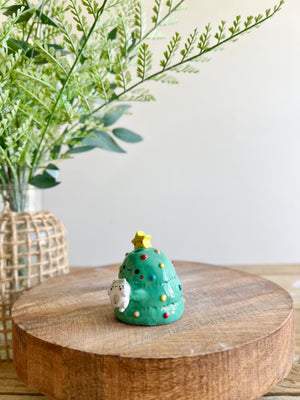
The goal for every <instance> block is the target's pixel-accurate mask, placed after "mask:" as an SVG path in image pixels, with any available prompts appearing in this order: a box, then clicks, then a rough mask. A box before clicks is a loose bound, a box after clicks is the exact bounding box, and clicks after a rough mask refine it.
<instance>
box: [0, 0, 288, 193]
mask: <svg viewBox="0 0 300 400" xmlns="http://www.w3.org/2000/svg"><path fill="white" fill-rule="evenodd" d="M152 1H153V7H152V12H151V15H150V16H149V21H150V27H149V28H147V27H146V22H147V16H146V14H145V12H144V10H143V7H142V2H141V1H139V0H104V1H103V3H102V4H101V6H99V4H98V3H97V1H96V0H66V2H61V1H60V0H41V1H39V2H38V3H37V4H34V5H33V4H31V3H29V2H28V0H0V15H1V18H2V19H3V18H4V21H3V22H1V23H0V182H2V183H3V182H5V183H9V182H12V183H14V184H16V185H19V184H28V183H31V184H34V185H36V186H38V187H41V188H46V187H52V186H55V185H57V184H58V181H57V174H58V171H59V170H58V167H57V166H56V165H54V164H56V163H57V162H58V161H60V160H64V159H67V158H70V157H72V156H73V155H74V154H77V153H82V152H84V151H90V150H92V149H95V148H101V149H104V150H109V151H114V152H119V153H123V152H125V150H124V149H123V147H122V145H121V144H120V141H121V142H125V143H136V142H138V141H140V140H141V137H140V136H139V135H138V134H137V133H135V132H132V131H130V130H129V129H126V128H123V127H121V126H118V125H117V124H118V123H119V120H120V119H121V117H122V116H123V115H124V114H127V113H128V112H129V105H128V104H126V103H128V102H131V101H152V100H154V97H153V95H152V94H151V92H150V90H149V88H148V87H145V86H144V83H146V82H150V81H159V82H165V83H178V80H177V78H176V77H175V76H174V75H173V74H174V73H176V72H186V73H195V72H198V68H197V67H195V64H194V62H196V61H198V60H201V58H203V57H205V56H206V55H207V54H208V53H209V52H211V51H213V50H216V49H218V48H221V47H222V46H223V45H225V44H226V43H227V42H230V41H235V40H236V39H238V38H239V36H241V35H243V34H244V33H246V32H248V31H250V30H251V29H254V28H256V27H258V26H260V25H261V24H263V23H264V22H266V21H267V20H268V19H270V18H271V17H273V15H274V14H276V13H277V12H278V11H279V10H280V8H281V7H282V5H283V1H280V3H279V4H278V5H276V6H275V7H274V8H273V9H268V10H266V12H265V14H264V15H263V14H259V15H257V16H256V17H254V16H249V17H247V18H246V19H245V20H243V19H242V17H241V16H237V17H236V18H235V19H234V21H233V22H232V24H231V25H229V26H227V24H226V22H225V21H223V20H222V21H221V23H220V24H219V26H218V27H217V29H216V30H215V32H214V31H213V28H212V26H211V25H210V24H207V25H206V26H205V27H204V30H203V32H200V30H199V29H197V28H195V29H193V30H192V32H191V33H190V34H188V35H187V37H186V39H183V38H184V36H185V35H183V34H182V33H179V32H174V33H173V34H172V35H171V37H170V38H169V40H168V41H167V42H166V44H163V45H162V46H164V48H163V50H162V51H161V57H159V58H160V61H159V62H155V60H156V59H157V57H154V55H155V54H154V51H153V50H152V46H151V43H150V41H149V39H151V38H154V37H161V36H164V35H163V34H162V33H161V32H160V31H161V29H162V28H163V26H164V25H166V24H171V23H173V22H174V15H175V13H177V12H178V11H179V10H180V9H182V8H183V6H184V0H152ZM68 10H69V11H70V13H71V15H72V18H71V21H70V22H69V21H67V19H66V17H65V12H66V11H68ZM86 15H89V16H90V19H91V20H92V22H90V23H88V22H87V19H86ZM157 55H159V54H157ZM124 103H125V104H124Z"/></svg>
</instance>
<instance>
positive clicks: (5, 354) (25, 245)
mask: <svg viewBox="0 0 300 400" xmlns="http://www.w3.org/2000/svg"><path fill="white" fill-rule="evenodd" d="M68 271H69V267H68V260H67V244H66V232H65V228H64V226H63V225H62V223H61V222H60V221H59V220H58V219H57V218H56V217H55V216H54V215H53V214H51V213H50V212H48V211H41V212H24V213H17V212H10V211H9V212H4V213H2V215H1V216H0V360H5V359H12V340H11V339H12V338H11V335H12V327H11V307H12V305H13V303H14V302H15V301H16V300H17V298H18V297H19V296H20V295H21V294H22V293H23V292H24V291H25V290H27V289H29V288H31V287H32V286H34V285H37V284H39V283H41V282H43V281H45V280H47V279H49V278H53V277H54V276H57V275H61V274H65V273H67V272H68Z"/></svg>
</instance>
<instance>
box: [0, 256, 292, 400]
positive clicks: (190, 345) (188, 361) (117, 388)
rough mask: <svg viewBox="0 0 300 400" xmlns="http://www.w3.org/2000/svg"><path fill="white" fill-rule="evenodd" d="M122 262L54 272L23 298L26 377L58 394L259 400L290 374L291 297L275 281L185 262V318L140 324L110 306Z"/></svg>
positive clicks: (20, 358)
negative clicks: (117, 315) (55, 274)
mask: <svg viewBox="0 0 300 400" xmlns="http://www.w3.org/2000/svg"><path fill="white" fill-rule="evenodd" d="M117 268H118V266H109V267H102V268H94V269H85V270H82V271H77V272H74V273H72V274H70V275H68V276H64V277H59V278H55V279H53V280H51V281H48V282H46V283H44V284H42V285H40V286H38V287H36V288H34V289H32V290H31V291H30V292H28V293H27V294H26V295H24V296H23V297H22V298H20V299H19V300H18V301H17V303H16V304H15V307H14V312H13V319H14V349H15V365H16V369H17V372H18V375H19V376H20V377H21V378H22V380H23V381H24V382H25V383H27V384H28V385H29V386H32V387H34V388H36V389H37V390H39V391H41V392H43V393H46V394H48V395H49V396H50V397H52V398H54V399H57V400H59V399H91V400H92V399H103V400H110V399H117V398H118V397H122V399H124V400H129V399H130V400H137V399H138V400H140V399H141V398H142V399H144V400H152V399H158V398H160V399H163V400H168V399H172V400H173V399H176V400H189V399H198V398H199V399H201V400H209V399H218V400H235V399H236V400H243V399H245V400H254V399H257V398H258V397H259V396H261V395H263V394H264V393H266V392H267V391H269V390H270V389H271V387H273V386H274V385H275V384H276V383H277V382H278V381H279V380H281V379H282V378H283V377H284V376H285V375H286V374H287V373H288V371H289V369H290V366H291V363H292V358H293V337H294V332H293V311H292V303H291V298H290V296H289V295H288V294H287V292H285V291H284V290H282V289H281V288H280V287H278V286H277V285H275V284H274V283H272V282H270V281H267V280H265V279H263V278H262V277H257V276H252V275H249V274H247V273H244V272H241V271H236V270H230V269H226V268H222V267H215V266H209V265H203V264H198V263H186V262H178V263H176V269H177V272H178V275H179V278H180V279H181V281H182V285H183V288H184V296H185V298H186V310H185V313H184V316H183V317H182V318H181V319H180V320H179V321H177V322H175V323H173V324H170V325H165V326H158V327H134V326H130V325H126V324H122V323H120V322H118V321H117V320H116V319H115V318H114V315H113V312H112V309H111V308H110V305H109V301H108V298H107V294H106V288H107V286H108V285H109V284H110V283H111V280H112V279H113V278H115V277H116V275H117V270H118V269H117ZM296 292H297V291H296ZM296 294H297V293H296ZM0 393H1V392H0ZM271 394H272V393H270V395H271ZM288 394H293V395H294V396H295V395H296V392H294V393H288ZM276 395H277V393H274V396H276ZM294 398H295V397H294ZM0 399H1V397H0Z"/></svg>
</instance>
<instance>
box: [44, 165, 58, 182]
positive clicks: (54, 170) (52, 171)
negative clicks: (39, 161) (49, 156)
mask: <svg viewBox="0 0 300 400" xmlns="http://www.w3.org/2000/svg"><path fill="white" fill-rule="evenodd" d="M45 172H46V173H47V174H48V175H50V176H52V178H54V179H55V180H57V178H58V174H59V168H58V167H57V166H56V165H54V164H49V165H48V166H47V167H46V168H45Z"/></svg>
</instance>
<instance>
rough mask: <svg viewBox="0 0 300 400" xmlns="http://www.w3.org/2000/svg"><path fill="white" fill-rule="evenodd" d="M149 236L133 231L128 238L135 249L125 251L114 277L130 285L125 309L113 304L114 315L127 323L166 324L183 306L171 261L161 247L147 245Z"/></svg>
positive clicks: (178, 316) (179, 312)
mask: <svg viewBox="0 0 300 400" xmlns="http://www.w3.org/2000/svg"><path fill="white" fill-rule="evenodd" d="M150 238H151V236H149V235H145V234H144V232H142V231H138V232H137V234H136V236H135V238H134V239H133V240H132V243H133V244H134V247H135V249H134V250H133V251H132V252H131V253H127V254H126V257H125V260H124V261H123V263H122V265H121V267H120V272H119V280H118V281H114V282H118V283H120V282H123V283H124V282H125V283H126V285H127V283H128V284H129V286H130V294H129V303H128V306H127V307H126V308H125V310H124V308H121V307H120V308H119V307H115V315H116V317H117V318H118V319H119V320H121V321H123V322H126V323H128V324H133V325H161V324H168V323H170V322H174V321H176V320H177V319H179V318H180V317H181V316H182V313H183V310H184V300H183V296H182V287H181V284H180V281H179V279H178V277H177V274H176V271H175V268H174V265H173V263H172V261H171V260H170V259H169V258H168V257H167V256H166V255H165V254H164V253H163V252H162V251H160V250H158V249H155V248H152V247H151V243H150ZM125 280H126V281H125ZM120 286H121V287H120ZM120 286H118V287H119V290H120V291H122V285H121V284H120ZM111 290H112V289H111ZM120 310H122V311H120Z"/></svg>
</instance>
